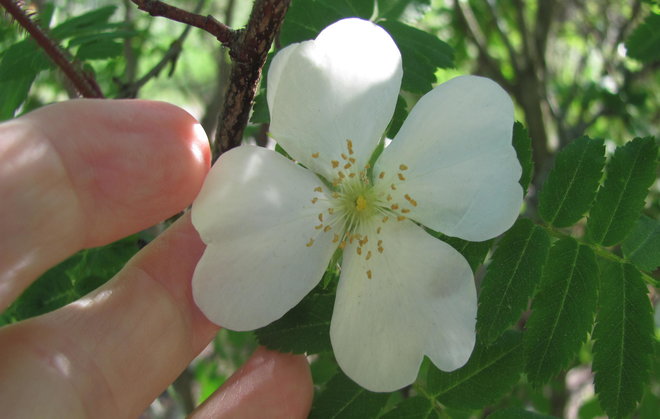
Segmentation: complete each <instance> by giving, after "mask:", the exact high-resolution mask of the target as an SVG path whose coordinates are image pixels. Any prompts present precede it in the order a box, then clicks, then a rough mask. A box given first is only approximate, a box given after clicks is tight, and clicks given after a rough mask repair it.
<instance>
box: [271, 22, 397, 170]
mask: <svg viewBox="0 0 660 419" xmlns="http://www.w3.org/2000/svg"><path fill="white" fill-rule="evenodd" d="M402 74H403V73H402V69H401V54H400V53H399V50H398V49H397V47H396V44H395V43H394V41H392V38H391V37H390V36H389V34H387V32H385V31H384V30H383V29H382V28H380V27H379V26H376V25H374V24H373V23H371V22H368V21H364V20H360V19H344V20H341V21H339V22H337V23H335V24H333V25H330V26H328V27H327V28H325V29H324V30H323V31H322V32H321V33H320V34H319V36H318V37H317V38H316V39H315V40H313V41H307V42H303V43H300V44H294V45H291V46H289V47H287V48H285V49H284V50H282V51H281V52H280V53H279V54H278V55H277V56H275V59H274V60H273V62H272V64H271V66H270V70H269V72H268V107H269V109H270V117H271V122H270V132H271V135H272V137H273V138H274V139H275V140H276V141H277V142H278V143H280V145H281V146H282V147H284V149H285V150H286V151H287V152H288V153H289V154H290V155H291V156H292V157H293V158H295V159H296V160H298V161H300V162H301V163H302V164H304V165H305V166H307V167H309V168H310V169H312V170H314V171H315V172H317V173H319V174H322V175H323V176H325V177H326V178H327V179H329V180H332V179H334V177H335V176H336V175H337V173H336V172H335V171H333V170H332V166H331V164H330V162H331V161H332V160H337V161H339V162H341V161H342V159H341V157H340V156H341V153H344V154H346V155H348V152H347V151H348V150H347V143H346V141H347V140H349V139H350V140H351V141H352V144H353V149H354V156H353V158H355V159H356V160H357V164H360V165H364V164H366V163H367V161H368V159H369V157H370V155H371V152H372V151H373V149H374V147H375V146H376V143H377V142H378V141H379V140H380V137H381V136H382V135H383V133H384V131H385V128H386V127H387V124H388V123H389V121H390V119H391V117H392V114H393V113H394V107H395V105H396V100H397V95H398V93H399V88H400V86H401V77H402ZM316 153H319V156H318V157H317V158H312V155H313V154H314V155H316ZM343 164H344V163H343V162H342V165H343Z"/></svg>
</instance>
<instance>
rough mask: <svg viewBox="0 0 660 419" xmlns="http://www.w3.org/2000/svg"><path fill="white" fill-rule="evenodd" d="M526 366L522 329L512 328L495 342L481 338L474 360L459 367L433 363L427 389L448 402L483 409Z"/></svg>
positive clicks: (460, 406)
mask: <svg viewBox="0 0 660 419" xmlns="http://www.w3.org/2000/svg"><path fill="white" fill-rule="evenodd" d="M522 369H523V357H522V337H521V333H520V332H514V331H509V332H506V333H505V334H503V335H502V337H501V338H500V339H498V340H497V341H496V342H495V343H493V344H491V345H486V344H485V343H483V342H477V346H476V347H475V349H474V351H473V352H472V356H471V357H470V360H469V361H468V362H467V364H465V365H464V366H463V367H462V368H459V369H458V370H456V371H452V372H443V371H440V370H438V369H437V368H435V367H431V368H430V369H429V372H428V376H427V385H428V388H427V392H428V393H429V394H431V395H433V397H434V398H436V399H437V400H438V401H440V402H441V403H442V404H444V405H447V406H451V407H457V408H471V409H479V408H482V407H484V406H486V405H488V404H490V403H493V402H494V401H496V400H497V399H499V398H500V397H501V396H502V395H504V394H506V393H507V392H508V391H510V390H511V387H513V385H514V384H516V383H517V382H518V379H519V377H520V374H521V372H522Z"/></svg>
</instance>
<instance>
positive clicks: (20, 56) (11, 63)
mask: <svg viewBox="0 0 660 419" xmlns="http://www.w3.org/2000/svg"><path fill="white" fill-rule="evenodd" d="M54 66H55V65H54V64H53V63H52V62H51V61H50V59H49V58H48V57H47V56H46V54H44V53H43V51H42V50H41V48H40V47H39V46H37V44H36V43H35V42H34V41H33V40H32V39H25V40H23V41H20V42H17V43H15V44H14V45H12V46H11V47H9V48H7V50H6V51H5V52H4V54H2V60H0V80H2V81H7V80H13V79H18V78H25V77H27V76H29V75H31V76H36V75H37V74H38V73H39V72H40V71H42V70H46V69H49V68H53V67H54ZM3 99H4V98H3Z"/></svg>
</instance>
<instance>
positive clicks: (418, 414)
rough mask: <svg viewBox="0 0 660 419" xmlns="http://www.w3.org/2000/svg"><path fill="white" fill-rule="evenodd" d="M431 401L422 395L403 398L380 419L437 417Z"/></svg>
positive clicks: (431, 418)
mask: <svg viewBox="0 0 660 419" xmlns="http://www.w3.org/2000/svg"><path fill="white" fill-rule="evenodd" d="M439 417H440V416H439V415H438V413H437V411H436V410H435V406H434V405H433V402H432V401H431V400H429V399H427V398H425V397H422V396H415V397H410V398H408V399H405V400H404V401H402V402H401V403H399V404H397V405H396V407H395V408H394V409H392V410H390V411H389V412H387V413H386V414H384V415H383V416H381V417H380V419H439Z"/></svg>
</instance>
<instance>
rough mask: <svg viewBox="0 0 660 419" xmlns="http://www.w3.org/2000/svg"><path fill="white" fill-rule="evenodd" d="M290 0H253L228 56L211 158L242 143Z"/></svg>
mask: <svg viewBox="0 0 660 419" xmlns="http://www.w3.org/2000/svg"><path fill="white" fill-rule="evenodd" d="M290 3H291V1H290V0H255V2H254V6H253V7H252V12H251V14H250V19H249V21H248V24H247V27H246V28H245V31H244V32H243V33H242V34H241V36H240V37H239V39H238V41H237V47H236V48H234V49H232V50H231V52H230V55H231V56H232V58H233V59H234V62H233V64H232V68H231V73H230V75H229V84H228V86H227V90H226V92H225V100H224V103H223V104H222V107H221V109H220V115H219V119H218V130H217V132H216V137H215V143H214V147H213V152H214V153H213V155H214V158H217V157H218V156H220V154H222V153H224V152H225V151H227V150H229V149H231V148H234V147H236V146H238V145H240V144H241V141H242V138H243V130H244V129H245V126H246V124H247V121H248V117H249V115H250V109H251V108H252V102H253V100H254V96H255V93H256V90H257V85H258V82H259V79H260V77H261V69H262V67H263V65H264V63H265V62H266V57H267V55H268V50H269V49H270V46H271V45H272V43H273V40H274V39H275V36H276V35H277V33H278V32H279V30H280V27H281V25H282V22H283V21H284V15H285V14H286V11H287V10H288V8H289V4H290Z"/></svg>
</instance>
